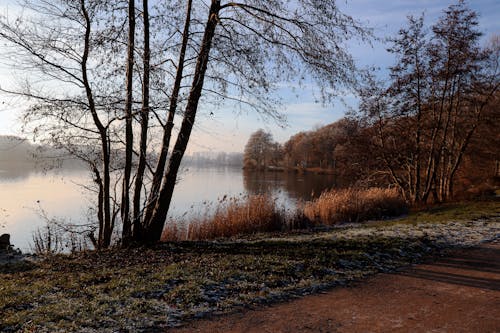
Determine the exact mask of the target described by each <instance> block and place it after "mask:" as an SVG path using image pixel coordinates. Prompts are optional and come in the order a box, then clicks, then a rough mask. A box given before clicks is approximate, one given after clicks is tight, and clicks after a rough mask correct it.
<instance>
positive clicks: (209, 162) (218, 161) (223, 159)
mask: <svg viewBox="0 0 500 333" xmlns="http://www.w3.org/2000/svg"><path fill="white" fill-rule="evenodd" d="M182 164H183V165H186V166H191V165H192V166H199V167H205V166H229V167H238V168H241V167H242V166H243V153H237V152H223V151H222V152H195V153H193V154H191V155H188V156H186V157H185V158H184V160H183V161H182Z"/></svg>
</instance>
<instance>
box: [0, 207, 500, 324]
mask: <svg viewBox="0 0 500 333" xmlns="http://www.w3.org/2000/svg"><path fill="white" fill-rule="evenodd" d="M498 238H500V220H499V219H498V215H495V216H493V217H490V218H489V219H484V218H483V219H478V220H476V221H473V222H449V223H403V222H401V223H391V224H388V225H384V224H377V223H374V224H370V225H359V226H350V227H349V228H338V229H334V230H330V231H326V232H309V233H303V234H295V235H285V236H279V237H277V236H276V235H275V236H274V237H271V236H270V235H267V236H266V235H265V234H264V235H262V236H261V237H254V238H253V239H247V240H238V241H217V242H178V243H164V244H161V245H159V246H157V247H156V248H141V249H130V250H121V251H119V250H109V251H105V252H100V253H96V252H83V253H79V254H73V255H58V256H50V257H48V258H47V259H45V260H42V261H39V262H35V263H32V264H31V266H30V267H24V268H23V269H22V270H19V271H9V270H4V269H3V268H1V267H0V293H1V295H2V297H0V312H1V313H2V316H1V317H0V331H3V332H14V331H37V332H67V331H76V332H116V331H132V332H143V331H151V330H161V329H164V328H167V327H172V326H177V325H179V324H181V323H182V322H185V321H186V320H190V319H192V318H199V317H203V316H206V315H209V314H213V313H225V312H230V311H234V310H235V309H238V308H241V307H247V306H252V305H259V304H263V303H272V302H277V301H282V300H285V299H289V298H291V297H297V296H301V295H305V294H309V293H313V292H317V291H318V290H322V289H325V288H330V287H332V286H335V285H343V284H346V283H348V282H349V281H351V280H356V279H360V278H362V277H364V276H367V275H369V274H373V273H375V272H386V271H392V270H395V269H399V268H401V267H403V266H406V265H408V264H411V263H414V262H418V261H419V260H420V259H421V258H422V257H423V256H424V255H426V254H429V253H435V252H436V251H440V250H442V249H446V248H449V247H453V246H471V245H476V244H478V243H480V242H482V241H485V240H492V239H498Z"/></svg>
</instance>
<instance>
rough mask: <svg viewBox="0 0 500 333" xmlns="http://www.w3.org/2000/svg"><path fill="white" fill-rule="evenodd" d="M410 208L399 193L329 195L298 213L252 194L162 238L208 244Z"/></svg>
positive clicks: (177, 225)
mask: <svg viewBox="0 0 500 333" xmlns="http://www.w3.org/2000/svg"><path fill="white" fill-rule="evenodd" d="M407 210H408V207H407V205H406V203H405V201H404V200H403V199H402V197H401V196H400V194H399V193H398V191H396V190H395V189H381V188H372V189H368V190H360V189H345V190H335V191H328V192H324V193H322V194H321V196H320V197H319V198H318V199H316V200H314V201H311V202H307V203H305V204H303V205H301V206H300V207H298V208H297V209H296V210H294V211H286V210H285V209H284V208H282V207H278V205H277V203H276V199H275V198H273V197H271V196H270V195H249V196H243V197H237V198H230V199H227V198H226V197H224V198H223V199H221V200H220V201H219V202H217V203H215V205H214V206H210V205H209V206H207V208H206V209H205V212H204V213H203V214H201V215H200V216H199V217H195V218H191V219H190V220H189V221H185V220H184V221H179V220H176V221H170V222H169V223H167V225H166V227H165V229H164V231H163V235H162V240H164V241H179V240H208V239H216V238H223V237H233V236H238V235H244V234H252V233H257V232H269V231H286V230H292V229H304V228H307V227H310V226H311V225H313V224H323V225H332V224H336V223H340V222H358V221H364V220H368V219H374V218H381V217H388V216H395V215H401V214H403V213H405V212H407Z"/></svg>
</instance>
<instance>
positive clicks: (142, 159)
mask: <svg viewBox="0 0 500 333" xmlns="http://www.w3.org/2000/svg"><path fill="white" fill-rule="evenodd" d="M142 5H143V17H144V56H143V71H144V72H143V79H142V81H143V82H142V109H141V139H140V143H139V150H140V152H139V164H138V165H137V174H136V177H135V188H134V199H133V209H134V222H133V238H134V239H135V240H139V239H140V237H141V236H140V235H141V229H142V226H141V193H142V190H143V188H142V187H143V178H144V171H145V170H146V149H147V147H146V146H147V141H148V123H149V74H150V65H149V63H150V58H151V50H150V45H149V8H148V7H149V5H148V0H143V1H142Z"/></svg>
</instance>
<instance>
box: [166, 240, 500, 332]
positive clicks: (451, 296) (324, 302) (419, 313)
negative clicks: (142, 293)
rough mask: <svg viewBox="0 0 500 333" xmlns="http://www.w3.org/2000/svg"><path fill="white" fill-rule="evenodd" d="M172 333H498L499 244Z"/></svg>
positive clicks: (499, 306)
mask: <svg viewBox="0 0 500 333" xmlns="http://www.w3.org/2000/svg"><path fill="white" fill-rule="evenodd" d="M169 332H176V333H181V332H186V333H187V332H211V333H212V332H214V333H215V332H245V333H247V332H248V333H249V332H255V333H264V332H273V333H278V332H478V333H486V332H500V242H498V241H497V242H496V243H490V244H487V245H483V246H481V247H478V248H473V249H467V250H460V251H455V252H453V253H451V254H450V255H448V256H446V257H443V258H440V259H439V260H437V261H436V262H433V263H429V264H423V265H418V266H415V267H413V268H411V269H408V270H406V271H404V272H401V273H399V274H380V275H377V276H375V277H373V278H371V279H368V280H366V281H362V282H359V283H357V284H356V285H354V286H351V287H345V288H336V289H333V290H331V291H329V292H326V293H323V294H319V295H313V296H307V297H304V298H301V299H298V300H295V301H291V302H289V303H284V304H278V305H275V306H271V307H267V308H262V309H257V310H248V311H245V312H243V313H237V314H233V315H229V316H225V317H214V318H212V319H209V320H200V321H196V322H193V323H191V324H189V325H188V326H185V327H183V328H181V329H176V330H172V331H170V330H169Z"/></svg>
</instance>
